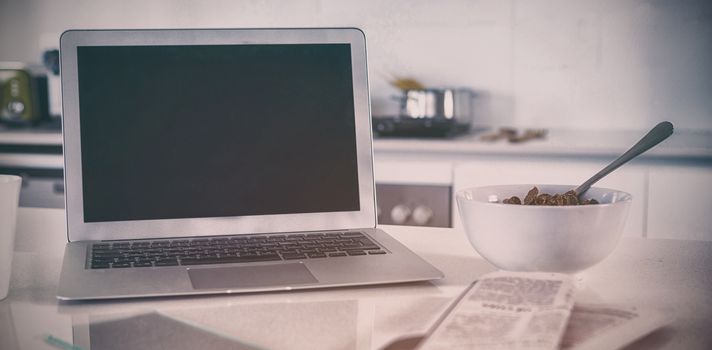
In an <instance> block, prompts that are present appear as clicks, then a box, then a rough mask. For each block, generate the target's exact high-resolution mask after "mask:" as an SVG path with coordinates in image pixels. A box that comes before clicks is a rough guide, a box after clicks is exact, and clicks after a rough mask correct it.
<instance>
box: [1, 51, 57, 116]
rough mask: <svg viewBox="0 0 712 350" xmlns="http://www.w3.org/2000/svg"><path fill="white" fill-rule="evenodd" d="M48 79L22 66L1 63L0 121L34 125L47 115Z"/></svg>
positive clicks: (28, 67)
mask: <svg viewBox="0 0 712 350" xmlns="http://www.w3.org/2000/svg"><path fill="white" fill-rule="evenodd" d="M48 104H49V100H48V97H47V76H46V75H44V74H43V73H41V71H40V70H39V69H37V68H33V67H30V66H29V65H26V64H23V63H13V62H0V121H2V122H4V123H21V124H33V123H36V122H39V121H41V120H42V119H44V118H46V117H47V115H48V114H49V106H48Z"/></svg>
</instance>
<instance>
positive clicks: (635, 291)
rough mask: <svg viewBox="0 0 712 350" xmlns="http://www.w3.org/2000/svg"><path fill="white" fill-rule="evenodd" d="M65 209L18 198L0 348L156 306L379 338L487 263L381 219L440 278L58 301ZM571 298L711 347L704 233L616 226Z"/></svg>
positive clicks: (450, 233) (425, 320)
mask: <svg viewBox="0 0 712 350" xmlns="http://www.w3.org/2000/svg"><path fill="white" fill-rule="evenodd" d="M64 222H65V221H64V211H63V210H59V209H31V208H20V210H19V215H18V228H17V239H16V244H15V255H14V261H13V274H12V281H11V290H10V295H9V297H8V298H7V299H5V300H3V301H0V348H2V349H8V350H9V349H14V348H18V349H49V348H50V347H49V346H48V345H46V344H45V343H43V342H42V340H41V336H42V335H46V334H52V335H54V336H57V337H59V338H63V339H65V340H72V339H73V337H74V336H81V334H76V331H77V330H78V329H82V325H84V324H86V323H87V322H89V321H90V320H92V319H95V318H103V317H114V316H115V315H122V314H127V313H141V312H149V311H156V310H158V311H160V312H162V313H164V314H167V315H170V316H173V317H176V318H179V319H181V320H185V321H188V322H192V323H195V324H198V325H201V326H203V327H206V328H208V329H212V330H214V331H217V332H221V333H224V334H228V335H231V336H234V337H237V338H239V339H242V340H244V341H247V342H250V343H253V344H257V345H260V346H263V347H266V348H270V349H378V348H381V347H382V346H383V345H385V344H388V343H389V342H390V341H391V340H393V339H394V338H396V337H398V336H400V335H404V334H413V333H421V332H424V331H425V330H426V329H427V327H428V325H429V324H430V323H431V322H433V321H434V320H435V318H436V317H437V316H438V314H439V313H440V312H441V311H442V310H443V308H444V307H445V306H446V305H447V303H448V301H450V300H451V299H452V298H453V297H454V296H456V295H457V294H458V293H459V292H460V291H462V290H463V289H464V288H465V287H466V286H467V285H468V284H469V283H471V282H472V281H473V280H475V279H477V278H478V276H480V275H482V274H483V273H486V272H489V271H493V270H494V268H493V267H492V266H491V265H490V264H489V263H487V262H486V261H484V260H482V259H481V258H480V257H479V256H478V255H477V254H475V253H474V251H473V250H472V249H471V248H470V245H469V244H468V243H467V241H466V238H465V236H464V235H463V233H462V232H459V231H457V230H454V229H438V228H417V227H406V226H386V227H383V228H384V229H385V230H386V231H387V232H389V233H391V234H392V235H393V236H394V237H395V238H397V239H399V240H400V241H401V242H403V243H404V244H405V245H407V246H408V247H410V248H411V249H412V250H414V251H415V252H417V253H418V254H420V255H421V256H422V257H423V258H425V259H426V260H428V261H429V262H431V263H432V264H433V265H435V266H436V267H437V268H439V269H440V270H442V271H443V272H444V273H445V275H446V277H445V279H443V280H439V281H434V282H432V283H431V282H423V283H407V284H397V285H384V286H372V287H354V288H335V289H321V290H311V291H294V292H279V293H256V294H245V295H229V296H228V295H222V296H212V297H179V298H151V299H142V300H125V301H103V302H83V303H82V302H74V303H69V302H58V301H57V300H56V299H55V291H56V287H57V281H58V278H59V271H60V264H61V260H62V254H63V246H64V242H65V237H66V236H65V229H66V228H65V227H66V225H65V224H64ZM583 278H584V280H583V287H582V289H581V290H579V291H578V292H577V294H576V300H577V301H579V302H599V303H609V304H621V305H622V304H626V305H637V306H644V307H655V308H659V309H661V310H664V311H665V312H667V313H668V314H670V315H671V316H672V317H673V318H674V321H673V323H672V324H670V325H669V326H667V327H665V328H662V329H660V330H658V331H656V332H654V333H652V334H650V335H649V336H647V337H645V338H643V339H641V340H640V341H638V342H637V343H634V344H633V345H632V346H630V347H629V348H631V349H633V348H635V349H638V348H639V349H709V348H712V334H711V333H710V332H709V330H710V329H712V302H711V301H712V242H698V241H673V240H652V239H641V238H624V239H623V240H622V241H621V243H620V245H619V247H618V248H617V249H616V251H615V252H614V253H613V254H612V255H611V256H610V257H609V258H608V259H606V260H605V261H604V262H602V263H601V264H599V265H597V266H595V267H593V268H591V269H590V270H588V271H586V272H584V274H583Z"/></svg>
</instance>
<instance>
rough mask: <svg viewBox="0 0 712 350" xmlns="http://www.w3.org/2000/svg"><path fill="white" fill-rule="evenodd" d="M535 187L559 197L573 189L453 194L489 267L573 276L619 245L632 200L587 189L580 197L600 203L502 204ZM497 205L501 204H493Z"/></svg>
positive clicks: (501, 188)
mask: <svg viewBox="0 0 712 350" xmlns="http://www.w3.org/2000/svg"><path fill="white" fill-rule="evenodd" d="M534 186H537V187H538V188H539V193H549V194H554V193H564V192H566V191H569V190H571V189H573V188H575V187H576V186H574V185H501V186H486V187H474V188H469V189H465V190H462V191H458V192H457V194H456V198H457V204H458V208H459V211H460V217H461V219H462V222H463V224H464V225H465V231H466V232H467V237H468V238H469V240H470V243H471V244H472V246H473V247H474V248H475V250H477V252H478V253H479V254H480V255H482V257H483V258H485V259H487V261H489V262H490V263H492V264H493V265H495V266H496V267H498V268H500V269H502V270H508V271H544V272H562V273H576V272H579V271H582V270H584V269H586V268H588V267H591V266H593V265H595V264H597V263H599V262H601V261H602V260H603V259H604V258H605V257H606V256H608V255H609V254H610V253H611V252H612V251H613V249H614V248H615V247H616V245H617V244H618V241H619V240H620V237H621V235H622V233H623V226H624V225H625V219H626V217H627V215H628V209H629V208H630V203H631V200H632V197H631V195H630V194H628V193H626V192H621V191H616V190H611V189H606V188H596V187H594V188H591V189H589V190H588V191H587V192H586V193H585V194H584V196H583V198H584V199H588V198H594V199H596V200H597V201H598V202H599V203H600V204H592V205H577V206H556V207H554V206H532V205H515V204H502V203H501V201H502V200H503V199H505V198H509V197H511V196H518V197H519V198H521V199H522V200H523V199H524V196H525V195H526V194H527V192H528V191H529V190H530V189H531V188H532V187H534ZM497 202H500V203H497Z"/></svg>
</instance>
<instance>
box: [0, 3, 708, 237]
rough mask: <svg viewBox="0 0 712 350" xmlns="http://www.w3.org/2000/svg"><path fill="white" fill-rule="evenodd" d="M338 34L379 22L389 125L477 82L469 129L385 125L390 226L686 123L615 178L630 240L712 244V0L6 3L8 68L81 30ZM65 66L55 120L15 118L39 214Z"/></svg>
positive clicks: (378, 84)
mask: <svg viewBox="0 0 712 350" xmlns="http://www.w3.org/2000/svg"><path fill="white" fill-rule="evenodd" d="M322 26H335V27H347V26H354V27H359V28H361V29H362V30H363V31H364V32H365V34H366V38H367V46H368V59H369V62H368V64H369V74H370V87H371V102H372V114H373V115H374V117H377V118H378V117H380V118H385V119H388V120H401V119H402V118H401V117H403V114H404V113H405V112H404V109H403V105H401V103H404V102H403V100H402V99H400V100H399V97H401V98H402V96H403V94H404V92H403V91H401V90H399V89H398V88H396V87H395V86H394V84H393V80H395V79H397V78H411V79H415V80H417V82H419V83H420V84H422V85H423V86H425V87H428V88H456V89H459V90H465V91H469V92H472V96H473V98H472V104H471V106H472V109H471V112H467V117H468V118H469V119H467V126H468V128H469V132H465V133H450V134H448V133H446V134H445V135H439V136H443V137H437V136H438V135H435V136H434V135H426V134H423V133H421V134H417V135H416V134H414V135H407V133H406V134H405V135H403V134H401V135H399V137H390V136H388V135H387V133H384V132H382V133H379V132H378V131H379V130H376V136H377V138H376V139H375V140H374V150H375V157H376V176H377V178H376V180H377V184H378V189H379V193H378V202H379V211H380V215H379V221H380V222H381V223H396V224H410V225H432V226H453V227H458V225H459V218H458V215H457V212H456V207H455V205H454V202H453V200H452V195H453V193H454V192H455V191H457V190H458V189H461V188H465V187H468V186H475V185H487V184H496V183H571V184H576V183H579V182H581V181H583V180H585V179H586V178H587V177H588V176H590V175H591V174H593V173H595V171H597V170H598V169H600V168H601V167H602V166H603V165H605V164H606V163H608V162H609V161H611V160H612V159H614V158H615V157H616V156H617V155H618V154H620V153H621V152H623V151H624V150H625V149H626V148H627V147H628V146H630V145H631V144H633V143H634V142H635V141H637V139H639V138H640V137H642V136H643V135H644V134H645V132H646V131H647V130H648V129H650V128H651V127H652V126H654V125H655V124H656V123H658V122H660V121H663V120H669V121H671V122H672V123H673V124H674V125H675V128H676V133H675V135H673V136H672V137H671V139H669V140H668V141H666V142H665V143H663V144H661V145H660V146H659V147H658V148H656V149H654V150H653V151H650V152H649V153H648V154H646V155H645V156H644V157H642V158H640V159H638V160H635V161H634V162H633V163H632V164H630V165H627V166H626V167H624V168H621V169H619V170H618V171H617V172H616V173H614V174H613V175H611V177H610V178H607V179H606V180H604V181H603V182H602V183H601V184H600V185H601V186H609V187H615V188H618V189H622V190H626V191H628V192H631V193H632V194H633V195H634V198H635V199H634V203H635V205H634V206H633V208H632V209H631V215H630V217H629V220H628V226H627V231H626V232H627V234H629V235H636V236H643V237H658V238H683V239H707V240H712V218H711V217H710V216H709V213H710V212H712V187H711V186H710V184H712V181H710V180H712V137H711V136H712V66H711V65H710V62H712V1H709V0H582V1H568V0H443V1H425V0H392V1H377V0H363V1H346V0H330V1H329V0H295V1H277V0H249V1H228V0H220V1H218V0H203V1H183V0H151V1H146V0H140V1H139V0H123V1H109V0H92V1H88V0H82V1H79V0H64V1H55V0H0V62H22V63H25V64H29V65H31V66H41V65H42V63H43V59H44V60H45V61H48V62H46V63H49V66H50V67H51V63H52V53H51V50H53V49H56V48H57V46H58V41H59V40H58V38H59V35H60V34H61V33H62V32H63V31H64V30H67V29H77V28H81V29H93V28H102V29H106V28H115V29H121V28H240V27H322ZM48 55H49V56H48ZM4 64H5V67H10V68H8V69H13V68H12V67H14V66H12V65H8V64H7V63H4ZM0 68H1V67H0ZM44 69H45V70H46V69H47V68H44ZM40 71H42V68H40ZM45 73H47V72H46V71H45ZM39 74H40V75H42V73H39ZM47 76H48V78H49V79H48V86H49V89H48V93H47V94H48V97H47V98H46V99H47V100H48V101H49V104H48V107H47V109H48V111H49V114H51V115H54V118H52V117H48V118H44V120H43V121H41V122H30V123H24V124H23V123H15V122H11V121H8V120H7V119H8V118H5V119H6V120H5V122H6V123H4V124H5V126H0V172H14V173H21V174H23V175H24V176H25V177H26V179H28V180H31V179H32V180H36V181H34V187H32V186H33V185H32V184H30V185H26V187H31V188H27V189H25V190H23V191H24V194H23V201H24V202H23V203H24V205H27V206H61V205H62V200H61V187H62V183H61V166H62V163H61V136H59V134H58V132H57V130H56V129H57V125H58V119H57V118H56V117H57V115H58V114H59V113H60V111H61V107H60V101H61V100H60V97H59V95H58V89H59V85H58V84H59V83H58V82H59V79H58V77H57V76H56V75H53V74H52V73H51V72H50V73H48V74H47ZM1 79H3V78H2V77H1V76H0V80H1ZM420 119H423V118H420ZM425 119H427V118H425ZM375 125H376V123H374V126H375ZM428 125H429V124H428ZM380 131H384V130H380ZM527 131H528V132H529V134H527ZM508 135H509V136H511V135H515V136H522V135H535V136H536V137H533V138H532V139H527V138H524V140H523V141H522V142H510V138H511V137H508ZM409 136H417V137H409ZM513 141H516V138H515V140H513ZM27 182H29V183H32V182H33V181H27ZM48 193H51V194H52V195H48ZM52 198H54V199H52Z"/></svg>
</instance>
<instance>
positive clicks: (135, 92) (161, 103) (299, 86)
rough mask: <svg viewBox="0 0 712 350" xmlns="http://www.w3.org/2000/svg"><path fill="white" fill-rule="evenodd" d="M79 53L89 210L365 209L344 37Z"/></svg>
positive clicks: (189, 214) (192, 213)
mask: <svg viewBox="0 0 712 350" xmlns="http://www.w3.org/2000/svg"><path fill="white" fill-rule="evenodd" d="M77 54H78V67H79V72H78V73H79V105H80V120H81V122H80V123H81V124H80V126H81V150H82V173H83V174H82V179H83V199H84V220H85V222H103V221H124V220H148V219H175V218H198V217H224V216H242V215H265V214H287V213H315V212H336V211H356V210H359V208H360V207H359V188H358V169H357V164H356V135H355V125H354V96H353V88H352V73H351V52H350V46H349V45H348V44H308V45H307V44H290V45H205V46H203V45H201V46H102V47H94V46H92V47H79V48H78V52H77Z"/></svg>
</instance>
